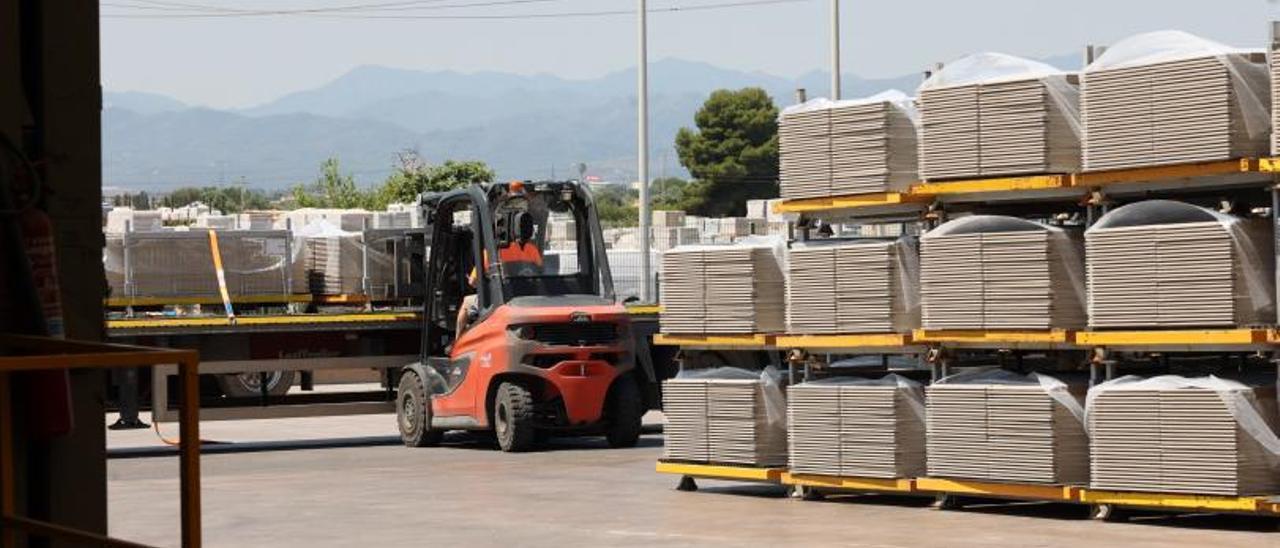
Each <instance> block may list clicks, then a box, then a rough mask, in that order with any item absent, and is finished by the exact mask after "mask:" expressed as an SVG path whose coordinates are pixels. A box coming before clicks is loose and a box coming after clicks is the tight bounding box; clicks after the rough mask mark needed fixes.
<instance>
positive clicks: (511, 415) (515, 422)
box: [493, 382, 537, 453]
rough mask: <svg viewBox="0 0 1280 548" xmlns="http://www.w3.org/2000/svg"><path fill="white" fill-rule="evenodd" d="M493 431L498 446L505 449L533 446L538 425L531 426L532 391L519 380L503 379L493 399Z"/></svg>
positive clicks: (526, 448) (525, 449) (517, 450)
mask: <svg viewBox="0 0 1280 548" xmlns="http://www.w3.org/2000/svg"><path fill="white" fill-rule="evenodd" d="M493 431H494V434H495V435H496V436H497V438H498V447H499V448H501V449H502V450H503V451H505V452H507V453H520V452H524V451H528V450H529V449H531V448H533V446H534V442H535V441H537V429H536V428H534V426H533V394H532V393H530V392H529V389H528V388H525V387H523V386H521V385H519V384H516V383H513V382H504V383H502V384H501V385H500V386H498V395H497V397H496V398H494V399H493Z"/></svg>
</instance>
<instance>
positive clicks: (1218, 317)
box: [1085, 200, 1275, 329]
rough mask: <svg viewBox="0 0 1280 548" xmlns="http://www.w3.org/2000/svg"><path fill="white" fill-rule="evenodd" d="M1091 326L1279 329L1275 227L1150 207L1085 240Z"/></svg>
mask: <svg viewBox="0 0 1280 548" xmlns="http://www.w3.org/2000/svg"><path fill="white" fill-rule="evenodd" d="M1085 242H1086V263H1087V273H1088V292H1089V299H1088V301H1089V326H1090V327H1092V328H1094V329H1110V328H1185V327H1242V326H1248V325H1257V324H1269V323H1272V322H1274V321H1275V297H1274V296H1275V277H1274V273H1275V262H1274V252H1273V246H1274V243H1273V240H1272V235H1271V227H1270V224H1269V223H1268V222H1267V221H1266V220H1265V219H1252V220H1249V219H1243V218H1240V217H1235V216H1231V215H1226V214H1222V213H1218V212H1216V211H1212V210H1209V209H1205V208H1202V207H1199V206H1195V205H1191V204H1186V203H1182V202H1174V201H1168V200H1148V201H1144V202H1137V203H1133V204H1129V205H1126V206H1123V207H1120V208H1116V209H1114V210H1112V211H1111V212H1109V213H1107V214H1106V215H1104V216H1103V217H1102V218H1100V219H1099V220H1098V221H1097V222H1096V223H1094V225H1093V226H1092V227H1090V228H1089V230H1088V231H1087V232H1086V233H1085Z"/></svg>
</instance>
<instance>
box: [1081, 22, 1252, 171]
mask: <svg viewBox="0 0 1280 548" xmlns="http://www.w3.org/2000/svg"><path fill="white" fill-rule="evenodd" d="M1270 87H1271V84H1270V73H1269V71H1268V68H1267V65H1266V55H1265V53H1264V52H1262V51H1261V50H1256V51H1255V50H1245V49H1238V48H1232V47H1230V46H1226V45H1223V44H1219V43H1216V42H1213V41H1210V40H1206V39H1203V38H1200V37H1197V36H1194V35H1191V34H1187V33H1185V32H1181V31H1160V32H1153V33H1147V34H1140V35H1136V36H1133V37H1130V38H1128V39H1125V40H1122V41H1120V42H1119V43H1117V44H1115V45H1114V46H1112V47H1111V48H1109V49H1107V51H1106V53H1104V54H1102V55H1101V56H1100V57H1098V59H1097V60H1095V61H1094V62H1093V63H1090V64H1089V66H1088V67H1086V68H1085V70H1084V75H1083V79H1082V85H1081V112H1082V121H1083V127H1084V169H1085V170H1086V171H1100V170H1111V169H1126V168H1138V167H1146V166H1158V165H1170V164H1184V163H1192V162H1211V161H1221V160H1231V159H1235V158H1243V157H1252V156H1259V155H1265V154H1266V153H1267V151H1268V150H1269V149H1270V143H1269V140H1268V130H1269V129H1270V125H1271V119H1270V116H1271V114H1270V110H1271V89H1270Z"/></svg>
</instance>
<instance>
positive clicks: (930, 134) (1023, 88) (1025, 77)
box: [919, 53, 1080, 181]
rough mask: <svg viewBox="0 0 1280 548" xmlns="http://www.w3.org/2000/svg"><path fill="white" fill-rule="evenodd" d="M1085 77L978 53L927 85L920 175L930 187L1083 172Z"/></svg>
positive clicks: (922, 109)
mask: <svg viewBox="0 0 1280 548" xmlns="http://www.w3.org/2000/svg"><path fill="white" fill-rule="evenodd" d="M1078 82H1079V77H1078V76H1077V75H1075V74H1069V73H1065V72H1063V71H1060V70H1058V69H1056V68H1054V67H1051V66H1049V65H1046V64H1044V63H1040V62H1036V61H1031V60H1027V59H1021V58H1018V57H1014V56H1011V55H1004V54H1000V53H978V54H974V55H970V56H967V57H965V58H962V59H960V60H958V61H955V62H953V63H951V64H949V65H947V66H946V67H945V68H943V69H942V70H939V71H938V72H936V73H934V74H933V75H932V76H930V77H929V79H927V80H925V82H924V84H922V85H921V86H920V92H919V101H920V125H921V132H920V173H921V176H922V177H923V178H924V179H925V180H928V181H939V180H947V179H963V178H974V177H993V176H1002V175H1024V174H1035V173H1069V172H1074V171H1076V170H1077V169H1078V168H1079V166H1080V128H1079V113H1078V110H1079V86H1078Z"/></svg>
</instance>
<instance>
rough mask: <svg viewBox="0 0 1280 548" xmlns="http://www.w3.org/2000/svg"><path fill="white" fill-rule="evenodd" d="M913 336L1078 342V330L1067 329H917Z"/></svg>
mask: <svg viewBox="0 0 1280 548" xmlns="http://www.w3.org/2000/svg"><path fill="white" fill-rule="evenodd" d="M912 337H913V339H914V340H915V342H919V343H1010V344H1020V343H1021V344H1024V343H1048V344H1071V343H1074V342H1076V332H1075V331H1068V330H1065V329H1051V330H1048V331H1017V330H981V329H972V330H970V329H939V330H930V329H917V330H915V331H914V332H913V333H912Z"/></svg>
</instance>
